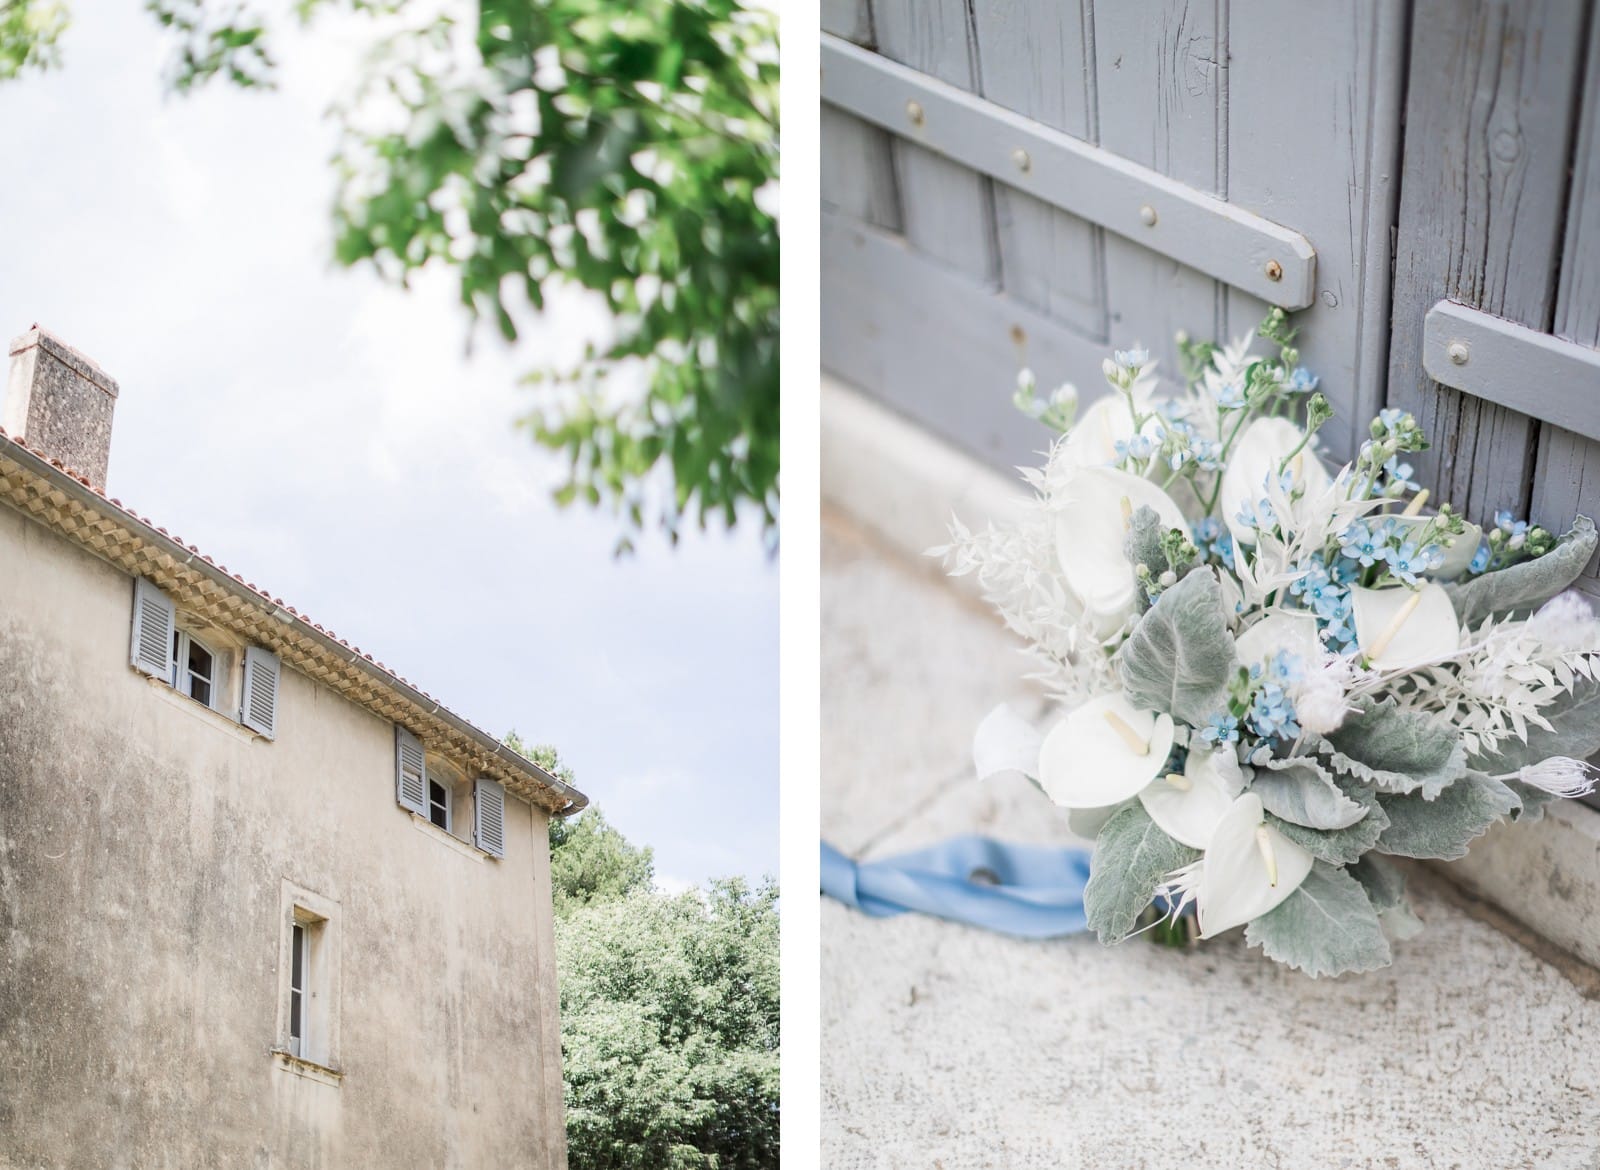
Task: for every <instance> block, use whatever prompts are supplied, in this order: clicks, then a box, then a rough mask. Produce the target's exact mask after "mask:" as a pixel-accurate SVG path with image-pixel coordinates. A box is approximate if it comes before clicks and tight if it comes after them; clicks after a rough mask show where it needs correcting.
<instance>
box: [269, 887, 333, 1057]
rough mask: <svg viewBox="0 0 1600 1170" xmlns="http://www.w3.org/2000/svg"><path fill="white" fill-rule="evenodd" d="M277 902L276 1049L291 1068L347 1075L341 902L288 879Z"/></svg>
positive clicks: (273, 1049)
mask: <svg viewBox="0 0 1600 1170" xmlns="http://www.w3.org/2000/svg"><path fill="white" fill-rule="evenodd" d="M279 907H280V915H279V923H280V932H279V939H278V1009H277V1015H278V1022H277V1039H276V1043H275V1044H274V1045H273V1047H272V1053H273V1056H274V1057H275V1058H276V1059H277V1061H278V1063H279V1065H280V1066H281V1067H283V1068H285V1069H287V1070H288V1071H290V1072H294V1073H296V1074H299V1075H303V1076H309V1077H312V1078H313V1079H319V1080H323V1081H326V1082H328V1083H333V1084H337V1083H338V1081H339V1079H340V1078H342V1077H343V1075H344V1074H343V1072H342V1071H341V1070H340V1067H339V1001H340V990H341V989H340V967H339V944H340V937H339V903H338V902H336V901H334V900H333V899H331V898H327V897H324V896H323V895H321V894H318V893H316V892H314V891H312V890H308V889H306V888H305V887H304V886H301V885H298V884H297V883H295V882H292V881H290V880H289V879H288V878H284V879H283V881H282V885H281V890H280V895H279ZM297 941H298V942H299V944H300V946H299V953H298V955H297V954H296V942H297ZM297 958H298V960H299V962H298V964H297V963H296V959H297ZM297 984H298V986H297ZM297 1007H298V1009H299V1010H298V1012H297V1011H296V1008H297Z"/></svg>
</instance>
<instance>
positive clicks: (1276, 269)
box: [1266, 260, 1283, 280]
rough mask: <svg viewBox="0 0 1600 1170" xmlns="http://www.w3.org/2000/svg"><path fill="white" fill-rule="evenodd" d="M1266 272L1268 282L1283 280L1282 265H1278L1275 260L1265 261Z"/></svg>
mask: <svg viewBox="0 0 1600 1170" xmlns="http://www.w3.org/2000/svg"><path fill="white" fill-rule="evenodd" d="M1266 272H1267V279H1268V280H1282V279H1283V265H1282V264H1279V263H1278V262H1277V261H1276V260H1268V261H1267V268H1266Z"/></svg>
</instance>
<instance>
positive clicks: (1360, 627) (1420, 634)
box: [1350, 584, 1461, 670]
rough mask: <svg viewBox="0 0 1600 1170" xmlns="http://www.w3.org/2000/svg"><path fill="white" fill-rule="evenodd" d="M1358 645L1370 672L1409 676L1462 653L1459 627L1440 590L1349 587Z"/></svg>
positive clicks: (1438, 586)
mask: <svg viewBox="0 0 1600 1170" xmlns="http://www.w3.org/2000/svg"><path fill="white" fill-rule="evenodd" d="M1350 600H1351V603H1352V606H1353V608H1354V610H1355V618H1356V644H1357V645H1358V646H1360V647H1361V653H1362V655H1363V656H1364V657H1365V658H1366V660H1367V662H1368V664H1369V665H1370V666H1371V667H1372V669H1374V670H1408V669H1410V668H1411V667H1414V666H1421V665H1423V664H1424V663H1429V662H1437V661H1439V660H1440V659H1444V658H1448V657H1450V656H1451V655H1452V654H1454V653H1456V651H1458V650H1460V649H1461V623H1460V621H1459V620H1458V619H1457V618H1456V611H1455V607H1454V606H1453V605H1451V604H1450V595H1449V594H1448V593H1446V592H1445V591H1444V587H1443V586H1440V585H1433V584H1428V585H1424V586H1423V587H1422V588H1420V589H1408V588H1406V587H1405V586H1404V585H1397V586H1395V587H1393V588H1390V589H1363V588H1361V587H1360V586H1352V587H1351V589H1350Z"/></svg>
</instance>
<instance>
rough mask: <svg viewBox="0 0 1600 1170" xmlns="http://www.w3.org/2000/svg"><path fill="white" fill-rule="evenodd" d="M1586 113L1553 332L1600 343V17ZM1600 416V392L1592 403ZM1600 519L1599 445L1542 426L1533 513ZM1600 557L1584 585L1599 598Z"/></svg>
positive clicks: (1568, 519)
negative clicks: (1599, 571)
mask: <svg viewBox="0 0 1600 1170" xmlns="http://www.w3.org/2000/svg"><path fill="white" fill-rule="evenodd" d="M1585 76H1586V81H1585V83H1584V87H1583V91H1582V92H1583V110H1582V114H1581V117H1580V122H1579V129H1578V140H1577V144H1576V147H1575V150H1574V155H1573V161H1572V184H1571V187H1570V188H1569V190H1568V193H1567V234H1566V239H1565V241H1564V243H1563V246H1562V257H1561V281H1560V285H1559V289H1558V292H1557V295H1556V312H1555V322H1554V332H1555V333H1556V335H1557V336H1559V337H1564V338H1566V339H1567V340H1568V341H1575V342H1577V343H1578V344H1580V345H1589V346H1600V88H1597V87H1600V20H1596V19H1594V18H1593V17H1591V18H1590V33H1589V59H1588V64H1587V67H1586V71H1585ZM1589 405H1590V409H1591V410H1592V411H1593V417H1594V418H1595V419H1600V395H1595V396H1594V397H1593V399H1592V401H1591V402H1590V404H1589ZM1580 514H1581V515H1584V516H1588V517H1590V518H1591V519H1596V518H1600V443H1596V442H1593V441H1591V440H1588V439H1584V438H1582V437H1581V436H1579V435H1575V434H1573V433H1572V432H1571V431H1567V430H1563V429H1562V428H1560V427H1556V426H1543V427H1541V428H1539V457H1538V461H1537V463H1536V464H1535V475H1534V484H1533V506H1532V509H1531V515H1532V517H1533V518H1534V520H1536V521H1537V522H1538V523H1540V524H1543V525H1545V526H1546V527H1548V528H1551V529H1552V530H1555V531H1561V530H1563V529H1565V528H1566V527H1567V526H1568V525H1569V524H1571V523H1572V520H1573V518H1574V517H1576V516H1578V515H1580ZM1597 566H1600V555H1597V557H1596V559H1595V560H1594V561H1591V562H1590V563H1589V567H1588V569H1587V570H1586V571H1585V573H1584V575H1583V578H1582V579H1581V580H1580V582H1579V587H1580V588H1581V589H1583V591H1584V592H1585V593H1587V594H1589V596H1591V597H1593V598H1595V599H1597V600H1600V575H1597Z"/></svg>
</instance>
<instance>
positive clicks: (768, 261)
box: [0, 0, 778, 545]
mask: <svg viewBox="0 0 1600 1170" xmlns="http://www.w3.org/2000/svg"><path fill="white" fill-rule="evenodd" d="M4 2H5V3H6V5H7V6H6V8H5V9H4V10H3V11H4V13H5V16H4V20H3V23H0V30H3V31H0V38H4V39H0V77H3V76H6V74H5V73H4V72H3V70H4V69H5V67H6V65H7V64H8V63H12V68H11V72H12V73H15V72H18V71H20V70H21V69H23V68H25V67H35V66H37V67H44V66H48V65H49V64H52V63H53V60H54V58H53V56H52V53H51V46H52V45H53V43H54V39H55V34H56V33H58V32H59V27H58V26H57V25H52V24H51V23H50V21H49V20H47V19H42V18H41V17H40V16H39V14H42V13H43V14H57V15H56V16H54V17H52V19H56V20H58V21H60V22H63V23H64V20H65V10H64V9H63V8H62V7H61V6H60V5H59V4H47V3H46V4H41V3H38V2H37V0H36V2H34V3H31V4H30V3H27V2H26V0H23V2H22V3H20V5H19V4H18V3H17V0H4ZM146 7H147V8H149V10H150V11H151V12H152V13H153V14H154V16H155V18H156V19H157V20H158V21H160V22H161V24H162V25H164V26H165V27H166V28H167V29H168V30H169V31H170V32H171V33H172V35H173V37H174V39H175V40H176V42H177V48H176V54H175V59H174V61H173V68H172V74H171V77H170V78H169V82H170V84H171V85H172V86H173V87H174V88H175V89H177V90H180V91H186V90H189V89H192V88H195V87H196V86H199V85H202V84H204V83H205V82H207V81H209V80H212V79H214V78H222V79H224V80H226V81H229V82H231V83H233V84H235V85H239V86H244V87H256V86H268V85H271V83H272V79H273V75H274V69H275V62H274V58H273V55H272V52H271V49H270V38H269V36H268V35H267V27H266V24H265V22H264V21H263V19H262V18H261V17H260V15H259V14H258V13H257V12H256V11H255V10H254V9H253V8H252V7H251V6H250V3H249V0H147V4H146ZM328 8H338V9H345V10H350V11H355V12H360V13H366V14H369V15H371V16H373V17H375V18H376V19H375V21H374V26H373V27H374V30H375V45H374V48H373V51H372V53H371V54H370V56H369V58H368V66H367V71H366V75H365V77H364V79H363V81H362V83H361V84H360V85H359V86H358V87H357V89H356V91H355V93H353V94H352V96H351V98H350V100H349V101H348V102H346V103H344V104H342V105H341V106H340V107H339V108H338V110H337V116H338V117H339V119H340V125H341V128H342V136H341V143H342V144H341V147H340V151H339V155H338V157H337V159H336V160H335V165H336V168H337V171H338V176H339V191H338V195H337V198H336V201H335V212H334V215H335V228H336V253H337V256H338V259H339V260H340V261H341V262H342V263H344V264H347V265H356V264H362V263H366V264H370V265H372V266H373V267H375V268H376V269H377V270H378V271H379V272H380V273H382V274H383V275H384V276H385V277H386V278H388V279H390V280H393V281H395V282H397V283H399V284H401V285H404V284H406V282H407V280H408V278H409V277H410V276H411V274H413V273H414V272H416V271H418V270H420V269H423V268H425V267H427V268H437V267H442V268H445V269H449V270H451V271H452V272H453V273H454V275H455V277H456V279H457V282H458V286H459V296H460V301H461V304H462V305H463V307H464V308H465V310H466V312H467V313H468V314H469V315H470V317H471V318H472V319H473V320H474V321H476V320H478V319H488V320H490V321H492V322H493V323H494V324H495V326H496V327H497V328H498V329H499V331H500V333H501V334H502V335H503V336H504V337H505V338H506V339H507V341H515V340H516V339H517V338H518V336H519V335H520V334H521V333H522V331H523V330H524V329H526V327H527V326H528V324H529V323H530V321H531V320H532V317H533V315H534V314H536V313H538V312H539V311H540V310H542V308H543V306H544V304H545V302H546V298H547V296H548V295H549V294H550V293H551V291H552V290H553V288H554V287H555V286H557V285H561V284H569V285H574V286H577V287H579V288H581V289H584V290H587V291H588V293H590V294H592V295H593V296H595V297H598V298H599V299H600V300H601V301H603V303H604V304H605V306H606V307H607V308H608V309H609V311H610V313H611V314H612V316H613V319H614V325H613V328H612V330H611V333H610V336H609V337H607V338H606V339H605V340H603V341H601V342H599V343H595V344H591V345H590V346H589V347H588V349H587V350H586V353H585V357H584V359H583V360H582V361H580V362H579V363H578V364H577V365H576V366H575V367H572V368H566V369H548V368H542V369H540V370H539V371H537V372H535V373H533V374H530V375H529V377H528V380H529V381H530V382H540V383H543V387H542V390H541V392H540V397H539V400H538V401H539V403H540V406H539V408H538V409H537V410H536V411H535V412H534V414H532V415H531V416H530V417H529V418H528V419H527V420H525V421H526V423H527V425H528V426H529V427H530V428H531V430H532V433H533V435H534V436H535V438H536V439H537V441H538V442H540V443H541V444H543V445H545V446H546V447H549V448H550V449H552V450H554V451H557V452H561V453H563V454H564V455H565V457H566V459H567V462H568V477H567V480H566V482H565V483H564V484H563V485H562V487H561V488H560V489H559V490H558V492H557V499H558V500H560V501H561V502H563V503H570V502H572V501H574V500H583V501H586V502H588V503H589V504H591V505H606V506H610V507H612V508H614V509H615V510H616V511H617V512H618V514H619V515H620V516H621V517H622V518H623V519H624V523H625V525H626V527H627V530H628V531H633V530H637V529H639V528H642V527H643V526H644V525H646V524H647V523H649V522H651V521H652V519H653V520H655V521H657V522H659V523H660V525H661V526H662V528H663V529H664V530H665V531H666V533H667V534H668V535H669V537H671V538H672V539H673V540H676V539H677V535H678V532H679V530H680V527H681V524H682V523H683V522H684V520H685V519H686V518H692V519H694V520H695V521H697V522H698V523H699V524H701V525H702V526H703V525H704V524H705V523H706V522H707V521H708V519H711V518H718V517H720V518H721V519H722V520H723V521H724V522H725V523H727V524H729V525H730V526H731V525H733V524H735V523H736V522H737V520H738V515H739V509H740V507H741V505H744V504H753V505H754V506H755V507H756V508H757V509H758V510H759V512H760V514H761V517H762V525H763V530H764V532H765V534H766V537H767V540H768V542H769V545H775V543H776V539H777V506H778V222H777V216H776V208H775V203H776V185H777V179H778V60H777V28H776V19H775V17H774V16H773V15H772V14H771V13H770V12H768V11H766V10H765V9H747V8H745V7H743V4H742V3H741V0H629V2H623V0H480V2H479V3H478V5H477V9H476V11H475V12H473V11H472V10H471V9H470V7H469V6H465V5H456V6H454V7H453V8H450V9H447V10H446V11H444V12H442V13H441V12H439V11H438V9H437V6H436V5H421V4H407V3H406V2H405V0H296V2H295V4H294V10H295V12H296V14H297V15H298V16H299V18H300V19H302V20H308V19H310V18H311V17H312V16H313V15H314V14H315V13H316V12H318V11H320V10H323V9H328ZM424 8H426V10H427V13H428V15H426V16H421V17H419V16H417V15H416V14H417V13H418V12H420V11H422V10H423V9H424ZM14 11H15V12H16V13H20V14H21V15H20V16H18V17H14V16H13V12H14ZM30 13H32V14H34V17H33V18H32V19H30V18H29V15H28V14H30ZM19 22H20V23H19ZM14 25H15V27H13V26H14ZM52 29H53V30H54V31H53V32H52V31H51V30H52ZM651 513H654V516H652V515H651ZM627 543H628V537H626V536H625V537H624V544H625V545H626V544H627Z"/></svg>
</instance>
